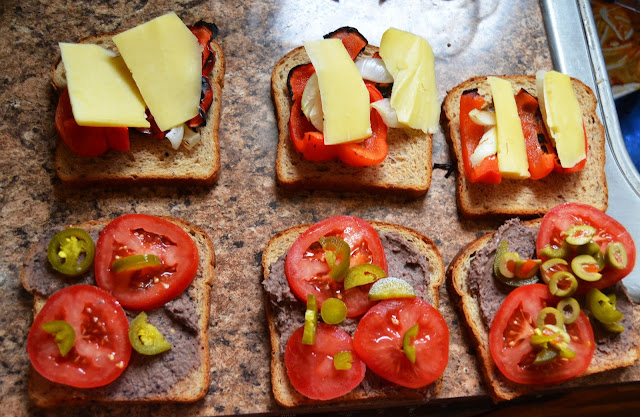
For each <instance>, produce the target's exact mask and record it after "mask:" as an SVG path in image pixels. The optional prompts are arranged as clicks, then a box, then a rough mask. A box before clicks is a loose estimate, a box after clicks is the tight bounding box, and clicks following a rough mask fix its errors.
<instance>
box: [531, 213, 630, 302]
mask: <svg viewBox="0 0 640 417" xmlns="http://www.w3.org/2000/svg"><path fill="white" fill-rule="evenodd" d="M579 224H587V225H590V226H593V227H595V228H596V230H597V233H596V236H595V237H594V238H593V240H595V241H596V242H597V243H598V244H599V245H600V248H601V249H602V250H603V251H604V250H606V248H607V246H608V245H609V243H612V242H620V243H622V244H623V245H624V248H625V250H626V251H627V266H626V268H624V269H614V268H610V267H608V266H605V267H604V269H603V270H602V271H601V273H602V278H600V279H599V280H598V281H594V282H587V281H583V280H580V279H579V280H578V293H581V294H582V293H586V292H587V291H588V290H589V289H591V288H598V289H602V288H606V287H609V286H611V285H613V284H615V283H616V282H618V281H620V280H621V279H622V278H624V277H626V276H627V275H629V273H630V272H631V270H632V269H633V267H634V265H635V262H636V247H635V244H634V242H633V238H632V237H631V235H630V234H629V232H628V231H627V229H625V228H624V226H623V225H621V224H620V223H618V221H617V220H615V219H614V218H613V217H611V216H609V215H607V214H605V213H603V212H602V211H600V210H598V209H596V208H594V207H592V206H589V205H587V204H581V203H564V204H560V205H559V206H556V207H554V208H553V209H551V210H550V211H549V212H548V213H547V214H546V215H545V216H544V217H543V219H542V223H541V224H540V232H539V233H538V240H537V243H536V247H537V250H538V257H539V258H540V259H543V260H546V258H545V257H543V256H541V255H540V251H541V250H542V249H543V248H544V247H545V246H547V245H551V246H553V247H555V248H559V247H560V246H561V244H562V241H563V240H564V238H565V236H563V235H562V233H563V232H566V231H567V230H569V228H570V227H571V226H574V225H579ZM569 263H570V262H569Z"/></svg>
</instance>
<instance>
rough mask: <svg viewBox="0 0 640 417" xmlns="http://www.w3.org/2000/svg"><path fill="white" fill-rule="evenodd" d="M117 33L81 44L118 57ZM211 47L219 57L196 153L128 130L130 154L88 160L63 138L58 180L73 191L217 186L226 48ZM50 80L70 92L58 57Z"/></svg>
mask: <svg viewBox="0 0 640 417" xmlns="http://www.w3.org/2000/svg"><path fill="white" fill-rule="evenodd" d="M117 33H118V32H113V33H107V34H101V35H96V36H90V37H88V38H85V39H82V40H80V41H79V43H95V44H98V45H100V46H102V47H103V48H106V49H109V50H112V51H116V52H117V48H116V47H115V44H114V43H113V41H112V40H111V38H112V37H113V36H114V35H116V34H117ZM210 45H211V48H212V49H213V54H214V55H215V63H214V67H213V70H212V71H211V74H210V75H209V81H210V84H211V88H212V90H213V102H212V103H211V107H210V108H209V111H208V113H207V118H206V120H205V125H204V126H202V127H199V128H197V131H198V133H200V143H198V144H196V145H195V146H193V148H192V149H187V148H186V147H185V145H184V144H182V145H180V147H179V148H178V149H177V150H174V149H173V148H172V147H171V144H170V142H169V141H168V140H167V139H162V140H157V139H153V138H150V137H148V135H145V134H143V133H140V132H138V131H136V130H135V129H129V137H130V149H129V151H126V152H119V151H115V150H109V151H107V152H106V153H104V154H103V155H100V156H97V157H93V158H85V157H81V156H78V155H76V154H74V153H73V152H71V151H70V150H69V149H68V148H67V147H66V146H65V145H64V143H63V142H62V139H59V140H58V145H57V148H56V153H55V170H56V174H57V175H58V177H59V178H60V180H62V182H64V183H66V184H70V185H74V186H87V185H90V184H104V185H132V184H150V183H155V184H158V183H160V184H163V183H164V184H166V183H174V184H175V183H176V182H179V183H184V184H198V185H209V184H213V183H215V182H216V181H217V180H218V176H219V171H220V143H219V138H218V129H219V125H220V108H221V98H222V87H223V85H224V72H225V59H224V54H223V52H222V48H221V47H220V45H219V44H218V43H217V42H216V41H212V42H211V43H210ZM51 78H52V84H53V87H54V88H55V89H56V90H57V91H61V90H63V89H64V88H66V86H67V81H66V78H65V70H64V64H63V62H62V59H61V58H58V61H57V62H56V64H55V65H54V66H53V69H52V72H51Z"/></svg>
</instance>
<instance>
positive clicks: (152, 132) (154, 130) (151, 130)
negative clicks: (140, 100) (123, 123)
mask: <svg viewBox="0 0 640 417" xmlns="http://www.w3.org/2000/svg"><path fill="white" fill-rule="evenodd" d="M147 121H148V122H149V125H150V126H149V127H136V128H134V129H136V130H137V131H138V132H140V133H144V134H145V135H149V136H150V137H152V138H153V139H158V140H159V139H164V132H163V131H162V130H160V128H159V127H158V124H157V123H156V121H155V119H154V118H153V116H152V115H151V112H149V109H147Z"/></svg>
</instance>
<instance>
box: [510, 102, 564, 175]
mask: <svg viewBox="0 0 640 417" xmlns="http://www.w3.org/2000/svg"><path fill="white" fill-rule="evenodd" d="M515 99H516V107H517V108H518V116H520V123H521V124H522V133H524V143H525V146H526V149H527V161H528V162H529V173H530V174H531V177H530V178H531V179H532V180H537V179H540V178H544V177H546V176H547V175H549V174H550V173H551V171H553V167H554V161H555V159H556V156H555V152H554V149H553V146H552V145H551V142H550V141H549V140H548V139H547V138H548V135H547V129H546V128H545V126H544V122H543V120H542V115H541V114H540V105H539V103H538V100H536V98H535V97H533V96H532V95H531V94H529V93H528V92H527V91H526V90H524V89H521V90H520V91H519V92H518V94H516V97H515Z"/></svg>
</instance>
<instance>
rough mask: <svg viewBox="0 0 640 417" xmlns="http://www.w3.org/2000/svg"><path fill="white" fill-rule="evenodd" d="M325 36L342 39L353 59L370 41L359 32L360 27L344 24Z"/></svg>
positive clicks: (326, 37)
mask: <svg viewBox="0 0 640 417" xmlns="http://www.w3.org/2000/svg"><path fill="white" fill-rule="evenodd" d="M324 38H325V39H330V38H332V39H340V40H341V41H342V44H343V45H344V47H345V48H346V50H347V52H349V56H350V57H351V59H353V60H355V59H356V57H357V56H358V55H360V52H362V51H364V48H365V47H366V46H367V44H368V43H369V41H367V39H366V38H365V37H364V36H362V34H361V33H360V32H358V29H356V28H352V27H349V26H344V27H341V28H339V29H336V30H334V31H333V32H331V33H327V34H326V35H324Z"/></svg>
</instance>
